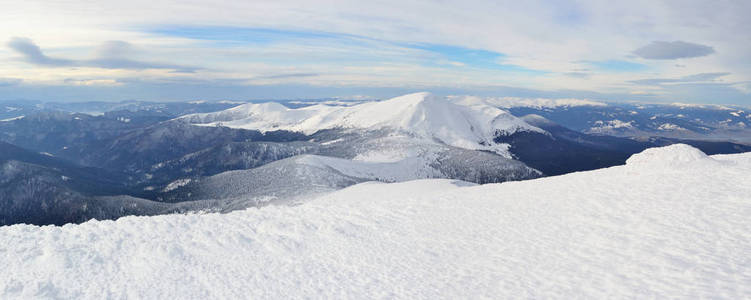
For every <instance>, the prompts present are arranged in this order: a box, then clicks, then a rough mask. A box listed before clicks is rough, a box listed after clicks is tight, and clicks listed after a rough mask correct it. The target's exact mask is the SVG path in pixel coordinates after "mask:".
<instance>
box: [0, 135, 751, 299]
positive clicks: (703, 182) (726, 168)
mask: <svg viewBox="0 0 751 300" xmlns="http://www.w3.org/2000/svg"><path fill="white" fill-rule="evenodd" d="M749 182H751V153H745V154H735V155H722V156H712V157H707V156H705V155H703V153H701V152H699V151H698V150H696V149H694V148H691V147H689V146H685V145H673V146H669V147H665V148H656V149H649V150H647V151H645V152H643V153H640V154H637V155H635V156H633V157H632V158H631V159H630V160H629V161H628V163H627V165H626V166H618V167H612V168H608V169H602V170H596V171H590V172H581V173H573V174H568V175H563V176H557V177H548V178H542V179H536V180H529V181H521V182H507V183H502V184H488V185H481V186H478V185H472V184H468V183H463V182H459V181H451V180H419V181H410V182H405V183H394V184H383V183H363V184H359V185H355V186H352V187H350V188H346V189H344V190H341V191H338V192H334V193H332V194H328V195H325V196H322V197H319V198H317V199H311V200H310V201H309V202H307V203H305V204H302V205H299V206H293V207H289V206H268V207H263V208H260V209H256V208H253V209H248V210H245V211H236V212H232V213H229V214H204V215H164V216H156V217H125V218H121V219H119V220H117V221H91V222H87V223H84V224H81V225H66V226H63V227H51V226H48V227H36V226H26V225H15V226H10V227H2V228H0V266H2V267H3V272H2V273H0V298H3V299H8V298H96V299H98V298H105V297H106V298H122V297H127V298H178V299H185V298H274V299H278V298H288V297H291V298H303V297H310V298H323V297H327V298H387V297H388V298H392V297H397V298H424V299H433V298H447V299H453V298H457V297H459V298H475V297H488V298H511V297H513V298H520V297H522V298H544V297H553V298H572V297H574V298H600V299H602V298H641V297H649V298H701V297H711V298H727V299H739V298H743V297H748V295H751V255H749V253H751V219H749V218H748V216H749V215H751V185H749Z"/></svg>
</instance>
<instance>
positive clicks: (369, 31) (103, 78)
mask: <svg viewBox="0 0 751 300" xmlns="http://www.w3.org/2000/svg"><path fill="white" fill-rule="evenodd" d="M0 7H2V8H3V9H2V13H1V14H0V100H16V99H32V100H41V101H119V100H151V101H171V100H196V99H205V100H220V99H232V100H250V99H288V98H328V97H342V98H387V97H392V96H397V95H399V94H404V93H409V92H415V91H432V92H434V93H437V94H469V95H480V96H513V97H536V98H564V97H565V98H586V99H592V100H602V101H642V102H686V103H691V102H693V103H717V104H737V105H745V106H751V34H749V33H748V31H749V28H751V18H748V17H747V16H748V15H749V14H751V1H746V0H739V1H722V0H718V1H692V0H681V1H655V0H650V1H642V0H634V1H560V0H544V1H503V0H495V1H485V0H462V1H445V0H444V1H421V0H411V1H395V0H374V1H352V0H349V1H339V0H327V1H309V0H305V1H303V0H276V1H252V0H251V1H247V0H246V1H231V0H216V1H191V0H184V1H172V0H167V1H161V0H150V1H143V0H129V1H120V0H119V1H111V0H100V1H67V0H47V1H34V0H25V1H8V0H0Z"/></svg>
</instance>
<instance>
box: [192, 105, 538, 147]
mask: <svg viewBox="0 0 751 300" xmlns="http://www.w3.org/2000/svg"><path fill="white" fill-rule="evenodd" d="M178 120H182V121H187V122H189V123H193V124H197V125H203V126H226V127H231V128H242V129H255V130H260V131H272V130H288V131H296V132H302V133H305V134H313V133H315V132H317V131H319V130H322V129H332V128H344V129H365V130H380V129H391V130H395V131H398V132H403V133H408V134H410V135H412V136H414V137H417V138H422V139H424V140H431V141H436V142H439V143H442V144H446V145H450V146H455V147H460V148H465V149H472V150H491V151H495V152H499V153H505V152H506V149H505V147H501V146H499V145H495V143H494V142H493V139H494V138H495V137H496V136H499V135H508V134H513V133H515V132H517V131H534V132H540V133H544V132H545V131H544V130H542V129H539V128H537V127H535V126H532V125H530V124H528V123H526V122H524V121H523V120H521V119H519V118H517V117H515V116H513V115H511V114H510V113H508V112H506V111H504V110H502V109H499V108H497V107H494V106H491V105H488V104H486V103H481V102H462V101H452V100H450V99H449V98H446V97H438V96H435V95H432V94H430V93H427V92H423V93H414V94H409V95H404V96H400V97H396V98H392V99H389V100H385V101H378V102H367V103H363V104H358V105H353V106H348V107H342V106H329V105H322V104H319V105H312V106H307V107H303V108H297V109H292V108H287V107H285V106H283V105H281V104H278V103H263V104H245V105H240V106H238V107H235V108H232V109H228V110H225V111H220V112H214V113H204V114H193V115H187V116H183V117H181V118H178Z"/></svg>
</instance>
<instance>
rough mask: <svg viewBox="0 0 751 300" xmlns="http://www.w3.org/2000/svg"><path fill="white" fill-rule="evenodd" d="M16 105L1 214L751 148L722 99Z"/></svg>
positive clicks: (163, 209) (189, 205)
mask: <svg viewBox="0 0 751 300" xmlns="http://www.w3.org/2000/svg"><path fill="white" fill-rule="evenodd" d="M3 105H4V106H6V108H7V107H17V106H18V107H21V106H22V105H17V104H7V103H6V104H3ZM12 105H16V106H12ZM29 107H31V108H29ZM640 107H641V108H640ZM63 108H64V109H63ZM24 109H25V110H24ZM69 110H75V111H69ZM82 111H87V112H88V113H83V112H82ZM11 112H15V113H16V114H19V113H21V112H24V113H27V112H28V114H24V115H16V116H15V117H13V116H12V115H8V114H9V113H11ZM93 112H96V113H93ZM678 112H680V113H678ZM6 113H7V114H6V115H5V116H10V117H9V118H8V119H7V120H4V121H1V122H0V141H2V143H0V149H2V150H3V151H2V152H0V164H2V165H1V166H0V167H1V168H2V172H3V173H2V174H3V177H2V179H1V180H0V193H1V194H0V195H1V196H0V207H2V208H3V210H2V213H0V224H13V223H22V222H23V223H34V224H49V223H52V224H63V223H68V222H81V221H85V220H87V219H90V218H99V219H102V218H105V219H107V218H117V217H119V216H124V215H131V214H138V215H152V214H162V213H170V212H185V211H196V210H202V211H231V210H235V209H242V208H246V207H252V206H259V205H268V204H285V203H295V202H297V201H302V200H301V199H303V198H309V196H310V195H313V194H320V193H326V192H331V191H334V190H337V189H340V188H343V187H346V186H349V185H353V184H356V183H360V182H364V181H383V182H398V181H406V180H413V179H421V178H451V179H461V180H464V181H470V182H475V183H492V182H504V181H511V180H524V179H532V178H538V177H541V176H550V175H558V174H565V173H570V172H574V171H583V170H591V169H597V168H603V167H609V166H613V165H619V164H623V163H624V162H625V160H626V159H627V158H628V157H629V156H630V155H631V154H634V153H637V152H640V151H642V150H644V149H646V148H650V147H655V146H663V145H667V144H673V143H679V142H680V143H686V144H690V145H693V146H695V147H697V148H699V149H701V150H702V151H704V152H706V153H708V154H718V153H736V152H746V151H751V146H748V145H746V144H743V143H740V142H738V141H742V140H743V139H744V137H745V134H746V133H747V131H746V129H745V127H744V125H740V123H744V124H745V121H743V120H750V119H751V117H749V115H748V113H746V112H745V111H743V110H741V109H736V108H727V107H716V106H705V107H699V106H685V105H684V106H672V105H639V104H618V105H615V104H603V103H598V102H592V101H574V100H557V101H552V100H549V101H542V100H536V101H532V100H524V101H521V100H518V99H512V98H477V97H439V96H435V95H431V94H429V93H417V94H410V95H405V96H401V97H396V98H393V99H389V100H385V101H369V102H354V101H327V102H323V103H317V102H315V101H313V102H311V103H305V102H301V101H295V102H290V101H288V102H283V103H281V104H280V103H273V102H267V103H245V104H242V103H227V102H224V103H221V102H215V103H212V102H191V103H170V104H158V103H144V102H133V103H120V104H111V103H110V104H107V103H97V102H93V103H90V104H88V105H86V104H75V105H74V104H71V105H69V106H66V107H62V108H61V107H58V106H57V105H50V104H44V105H42V104H35V105H32V106H30V105H27V106H26V108H21V110H12V111H8V109H6ZM678 115H681V116H678ZM21 116H23V117H21ZM723 118H725V119H723ZM727 120H730V121H727ZM681 121H683V122H681ZM726 121H727V122H726ZM624 124H625V125H624ZM665 124H673V125H675V126H678V127H680V128H683V129H675V130H668V129H667V127H671V126H670V125H665ZM722 124H725V125H726V126H725V127H723V125H722ZM705 128H706V129H705ZM723 136H727V137H726V138H722V137H723ZM731 138H732V139H731Z"/></svg>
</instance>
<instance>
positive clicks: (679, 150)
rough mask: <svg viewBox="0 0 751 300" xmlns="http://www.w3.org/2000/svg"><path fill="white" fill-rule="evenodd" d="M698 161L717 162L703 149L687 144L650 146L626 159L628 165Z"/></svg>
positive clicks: (669, 164) (677, 164)
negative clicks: (702, 150)
mask: <svg viewBox="0 0 751 300" xmlns="http://www.w3.org/2000/svg"><path fill="white" fill-rule="evenodd" d="M696 162H703V163H713V162H716V161H715V160H714V159H712V158H711V157H709V156H707V155H706V154H704V152H701V150H699V149H696V148H694V147H691V146H689V145H686V144H673V145H670V146H665V147H657V148H649V149H646V150H644V151H642V152H640V153H637V154H634V155H632V156H631V157H629V159H627V160H626V165H627V166H632V167H636V166H649V167H658V166H662V167H681V166H686V165H693V164H694V163H696Z"/></svg>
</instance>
